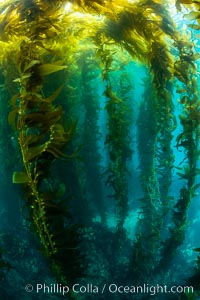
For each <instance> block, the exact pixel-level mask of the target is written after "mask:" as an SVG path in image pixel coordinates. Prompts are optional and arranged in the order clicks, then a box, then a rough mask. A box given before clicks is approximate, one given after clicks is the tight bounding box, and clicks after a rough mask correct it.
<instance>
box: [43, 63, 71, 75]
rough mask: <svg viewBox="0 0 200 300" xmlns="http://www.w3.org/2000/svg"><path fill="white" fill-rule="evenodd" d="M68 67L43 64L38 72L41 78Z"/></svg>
mask: <svg viewBox="0 0 200 300" xmlns="http://www.w3.org/2000/svg"><path fill="white" fill-rule="evenodd" d="M66 68H67V67H66V66H58V65H53V64H43V65H41V66H39V67H38V71H39V73H40V75H41V76H46V75H49V74H52V73H55V72H58V71H61V70H64V69H66Z"/></svg>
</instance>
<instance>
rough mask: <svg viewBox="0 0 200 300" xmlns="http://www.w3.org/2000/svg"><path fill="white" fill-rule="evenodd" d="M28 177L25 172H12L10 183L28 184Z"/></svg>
mask: <svg viewBox="0 0 200 300" xmlns="http://www.w3.org/2000/svg"><path fill="white" fill-rule="evenodd" d="M29 181H30V180H29V178H28V175H27V174H26V173H25V172H23V171H22V172H14V173H13V176H12V183H27V182H29Z"/></svg>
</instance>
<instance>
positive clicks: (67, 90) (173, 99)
mask: <svg viewBox="0 0 200 300" xmlns="http://www.w3.org/2000/svg"><path fill="white" fill-rule="evenodd" d="M199 6H200V4H199V2H198V1H193V0H188V1H183V0H182V1H181V0H179V1H172V0H168V1H165V2H164V3H163V1H160V0H141V1H140V0H136V1H134V0H133V1H129V0H114V1H113V0H105V1H104V0H95V1H90V0H89V1H84V0H83V1H75V0H74V1H65V0H58V1H51V0H6V1H3V2H2V3H1V4H0V45H1V49H2V50H1V53H0V70H1V88H2V91H1V98H0V99H1V109H0V113H1V124H2V126H4V127H5V128H6V130H5V131H2V133H1V140H2V149H1V152H0V153H1V156H2V157H4V156H5V157H6V155H9V156H12V160H13V163H11V162H10V161H9V160H8V161H7V160H6V164H5V163H4V169H3V170H5V171H4V172H5V173H6V172H8V173H7V174H10V172H11V171H12V174H13V175H12V183H13V184H20V185H21V191H22V196H21V197H22V198H23V207H25V208H23V209H25V210H26V218H28V220H29V223H26V224H27V225H28V224H29V226H30V229H31V230H32V231H33V232H34V233H35V236H36V238H37V239H38V240H39V241H40V247H39V250H40V251H42V253H43V254H44V259H46V260H47V261H48V264H49V270H51V272H52V274H53V276H55V278H56V280H57V282H59V283H60V284H63V285H69V286H73V284H75V283H77V282H80V283H82V284H83V285H84V284H85V285H86V284H87V283H92V284H94V285H96V286H99V285H104V284H105V283H109V282H110V283H115V284H118V285H124V286H126V285H129V286H134V285H143V284H144V283H149V284H151V285H152V286H156V284H159V285H164V284H167V285H168V287H169V288H170V286H172V285H174V284H176V285H180V284H181V285H184V283H186V284H187V283H188V284H190V285H192V286H193V287H194V293H193V294H192V293H191V292H189V290H188V291H186V290H185V291H183V290H182V292H181V293H180V292H178V291H177V293H173V294H172V293H171V294H169V293H166V294H164V295H162V299H198V297H199V294H200V286H199V280H200V258H199V256H198V257H197V262H195V253H198V252H200V251H199V249H200V248H199V247H200V242H198V241H195V242H194V245H195V249H194V250H196V251H194V253H193V254H192V257H193V263H191V260H190V257H187V256H186V257H184V255H183V253H184V249H186V250H187V251H190V253H192V250H193V249H192V247H193V245H191V247H190V245H189V246H188V244H187V243H186V242H187V233H188V232H189V229H188V228H189V227H191V228H190V230H191V231H192V230H193V229H192V225H190V224H189V222H188V221H190V219H188V211H189V208H190V205H191V204H192V202H193V200H194V201H195V197H196V196H197V189H198V188H199V186H200V183H199V182H198V180H199V174H200V169H199V166H198V159H199V153H200V152H199V151H200V149H199V136H200V129H199V123H200V111H199V92H198V86H199V78H198V76H199V72H198V58H199V53H198V43H199V42H198V30H199V29H200V26H199ZM172 12H173V14H172ZM176 16H179V18H180V16H181V18H182V24H180V21H179V20H178V17H177V18H176ZM184 23H185V24H184ZM184 26H185V27H184ZM186 26H187V32H188V34H186V33H185V28H186ZM138 68H140V69H139V70H141V74H142V73H143V72H145V78H141V79H143V84H142V85H140V86H138V80H137V77H138ZM144 70H145V71H144ZM5 115H6V117H5ZM8 137H9V139H8ZM11 139H12V147H13V152H14V153H12V154H11V153H10V152H9V149H8V151H6V150H5V149H6V145H7V143H6V142H5V141H6V140H11ZM19 158H20V159H19ZM2 161H3V160H2ZM7 170H8V171H7ZM9 180H10V177H9V179H7V178H6V177H4V181H9ZM23 217H24V216H23ZM185 240H186V242H185ZM198 244H199V245H198ZM30 247H31V245H30ZM193 248H194V247H193ZM3 251H6V249H3V248H2V262H4V257H3ZM6 258H7V256H6ZM40 259H41V258H40ZM184 259H185V260H186V264H185V267H184V269H183V271H184V275H183V274H182V272H181V269H180V268H181V264H182V263H183V260H184ZM12 263H13V262H12ZM7 264H8V265H9V261H8V262H7V260H6V263H2V268H4V267H5V265H6V266H7ZM13 268H14V266H13ZM9 272H12V269H11V270H8V273H9ZM41 280H42V281H45V278H42V279H41ZM41 280H40V281H41ZM4 293H5V291H4ZM24 293H25V292H24ZM105 293H107V295H106V297H107V298H108V299H110V298H111V299H112V297H113V294H112V292H109V291H108V290H107V291H105ZM3 296H4V297H5V295H3ZM134 296H136V298H137V299H149V293H146V294H144V293H140V294H139V293H138V294H137V295H134ZM20 297H25V296H23V294H21V292H20ZM66 297H67V299H71V298H72V299H73V298H78V297H80V295H79V294H76V293H74V292H73V290H72V289H70V292H69V293H68V294H67V295H66ZM93 297H94V295H92V293H91V292H89V293H88V294H82V295H81V298H78V299H86V298H87V299H88V298H91V299H93ZM95 297H97V299H105V295H100V293H99V294H95ZM122 297H123V299H128V298H129V297H130V294H126V293H124V294H123V295H122V294H121V293H116V294H115V299H122ZM159 297H160V296H159V293H158V294H157V295H155V298H156V299H160V298H159ZM24 299H25V298H24Z"/></svg>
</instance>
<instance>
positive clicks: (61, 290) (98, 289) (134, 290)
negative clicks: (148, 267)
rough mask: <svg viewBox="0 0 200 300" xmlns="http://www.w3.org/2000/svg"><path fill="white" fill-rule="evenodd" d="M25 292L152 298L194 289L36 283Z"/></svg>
mask: <svg viewBox="0 0 200 300" xmlns="http://www.w3.org/2000/svg"><path fill="white" fill-rule="evenodd" d="M25 290H26V292H28V293H30V292H36V293H37V294H39V293H40V294H60V295H66V294H68V293H71V292H72V293H75V294H103V293H107V294H108V293H109V294H130V295H131V294H149V295H150V296H154V295H156V294H168V293H169V294H182V293H185V294H192V293H194V288H193V287H192V286H180V285H179V286H175V285H174V286H171V287H170V286H167V285H159V284H156V285H150V284H148V283H145V284H143V285H138V286H134V285H117V284H115V283H109V284H108V283H105V284H103V285H95V284H92V283H88V284H85V285H83V284H79V283H75V284H74V285H72V286H68V285H65V286H64V285H62V284H59V283H54V284H45V283H38V284H36V286H35V287H34V286H33V285H32V284H27V285H26V286H25Z"/></svg>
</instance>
